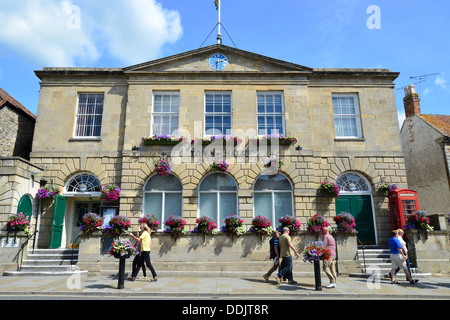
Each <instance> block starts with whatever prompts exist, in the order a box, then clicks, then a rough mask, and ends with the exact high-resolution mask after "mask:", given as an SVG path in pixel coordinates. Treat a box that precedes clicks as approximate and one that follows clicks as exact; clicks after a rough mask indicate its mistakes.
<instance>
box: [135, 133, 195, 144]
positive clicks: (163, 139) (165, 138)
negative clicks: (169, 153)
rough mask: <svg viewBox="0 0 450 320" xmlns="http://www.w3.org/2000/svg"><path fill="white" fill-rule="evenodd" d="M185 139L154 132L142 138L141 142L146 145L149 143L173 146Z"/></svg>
mask: <svg viewBox="0 0 450 320" xmlns="http://www.w3.org/2000/svg"><path fill="white" fill-rule="evenodd" d="M185 140H186V138H185V137H177V136H169V135H158V134H155V135H153V136H151V137H146V138H142V142H143V143H144V144H145V145H148V146H151V145H166V146H174V145H177V144H179V143H180V142H182V141H185Z"/></svg>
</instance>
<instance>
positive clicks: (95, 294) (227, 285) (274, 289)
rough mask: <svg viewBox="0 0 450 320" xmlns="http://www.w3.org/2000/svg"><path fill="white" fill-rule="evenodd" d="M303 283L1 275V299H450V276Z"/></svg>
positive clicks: (187, 278)
mask: <svg viewBox="0 0 450 320" xmlns="http://www.w3.org/2000/svg"><path fill="white" fill-rule="evenodd" d="M296 280H297V281H298V284H296V285H289V284H287V283H286V282H283V283H282V284H281V285H280V286H277V285H276V283H275V281H274V280H273V279H271V281H270V282H269V283H266V282H265V281H264V279H263V278H262V277H261V278H250V277H248V278H245V277H243V278H224V277H220V278H213V277H206V278H194V277H160V278H159V279H158V281H157V282H151V281H149V280H137V281H135V282H131V281H128V280H125V288H124V289H117V285H118V280H117V278H115V277H112V276H110V277H108V276H87V275H85V276H80V275H72V276H66V277H0V300H12V299H41V300H45V299H56V298H58V299H70V300H76V299H80V300H86V299H121V300H124V299H133V300H135V299H151V300H157V299H166V300H167V299H179V300H201V299H202V300H205V299H216V300H217V299H231V300H266V299H267V300H269V299H270V300H277V299H283V300H287V299H296V300H308V299H318V300H321V299H333V300H339V299H345V300H354V299H366V300H367V299H377V300H380V299H381V300H389V299H396V300H397V299H398V300H402V299H407V300H415V299H417V300H450V278H443V277H430V278H422V279H420V281H419V282H418V283H417V284H415V285H410V284H409V283H408V282H407V281H405V280H403V279H402V278H400V279H399V282H400V284H391V283H390V280H389V279H387V278H382V279H377V278H375V277H374V278H373V279H371V278H369V279H364V278H353V277H339V278H338V283H337V287H336V288H332V289H328V288H326V285H327V284H328V283H327V281H326V280H325V279H323V278H322V285H323V287H322V291H317V290H316V288H315V280H314V277H307V278H297V279H296Z"/></svg>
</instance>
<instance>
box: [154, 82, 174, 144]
mask: <svg viewBox="0 0 450 320" xmlns="http://www.w3.org/2000/svg"><path fill="white" fill-rule="evenodd" d="M158 95H160V96H170V99H171V101H172V96H175V95H176V96H178V112H164V111H163V110H162V108H161V112H156V111H155V97H156V96H158ZM171 109H172V104H171ZM164 116H168V117H170V120H169V124H170V126H171V124H172V117H173V116H176V117H177V118H178V124H177V128H176V129H173V128H171V127H169V128H170V129H171V130H170V131H171V132H170V133H169V134H167V135H168V136H171V135H174V132H178V130H179V128H180V92H179V91H153V101H152V121H151V125H150V126H151V128H150V132H151V134H152V135H154V134H157V135H162V133H158V132H155V129H156V126H155V118H156V117H161V118H162V117H164Z"/></svg>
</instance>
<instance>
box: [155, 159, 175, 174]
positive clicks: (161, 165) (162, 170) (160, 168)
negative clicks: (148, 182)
mask: <svg viewBox="0 0 450 320" xmlns="http://www.w3.org/2000/svg"><path fill="white" fill-rule="evenodd" d="M155 169H156V172H157V173H158V175H160V176H167V175H169V174H170V172H171V171H172V166H171V165H170V163H169V161H168V160H163V159H160V160H158V161H157V162H155Z"/></svg>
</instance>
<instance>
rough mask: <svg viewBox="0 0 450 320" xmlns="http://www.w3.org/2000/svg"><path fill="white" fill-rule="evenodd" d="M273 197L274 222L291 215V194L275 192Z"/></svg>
mask: <svg viewBox="0 0 450 320" xmlns="http://www.w3.org/2000/svg"><path fill="white" fill-rule="evenodd" d="M274 197H275V198H274V205H275V221H278V219H280V218H281V217H283V216H285V215H292V193H291V192H275V193H274Z"/></svg>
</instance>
